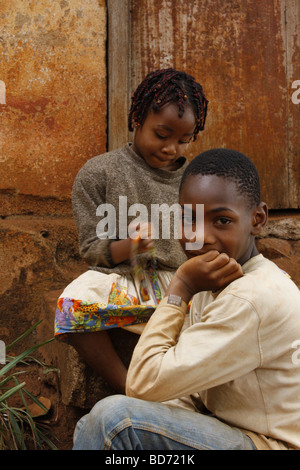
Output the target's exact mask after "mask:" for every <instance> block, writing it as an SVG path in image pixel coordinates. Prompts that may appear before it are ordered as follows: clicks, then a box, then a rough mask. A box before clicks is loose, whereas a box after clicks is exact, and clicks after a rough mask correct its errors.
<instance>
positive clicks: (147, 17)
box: [108, 0, 300, 209]
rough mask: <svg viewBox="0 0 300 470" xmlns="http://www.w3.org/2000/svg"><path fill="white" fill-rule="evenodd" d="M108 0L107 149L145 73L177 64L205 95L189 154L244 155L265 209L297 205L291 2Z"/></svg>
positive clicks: (298, 68) (299, 107) (296, 76)
mask: <svg viewBox="0 0 300 470" xmlns="http://www.w3.org/2000/svg"><path fill="white" fill-rule="evenodd" d="M109 4H113V5H114V7H113V8H114V12H113V14H110V15H109V18H110V29H109V31H110V34H111V40H110V44H112V41H113V46H112V47H113V49H114V52H113V53H111V54H110V57H111V58H112V61H111V64H112V68H111V69H110V75H109V76H110V80H111V78H112V74H113V77H114V78H113V79H112V81H111V94H110V96H111V97H114V98H112V102H111V106H110V113H111V114H110V123H111V127H110V136H111V140H110V146H111V147H112V146H114V147H115V146H117V145H119V144H120V145H121V144H122V143H123V142H122V141H124V140H127V139H128V138H129V137H128V134H127V133H126V131H125V133H123V134H122V132H120V129H121V128H122V129H124V128H125V129H126V115H127V112H128V106H129V102H130V95H131V93H132V91H133V90H134V89H135V88H136V86H137V85H138V83H139V82H140V81H141V80H142V79H143V78H144V76H145V75H146V74H147V73H148V72H149V71H150V70H152V69H157V68H165V67H174V68H177V69H179V70H185V71H186V72H187V73H190V74H191V75H193V76H194V77H195V78H196V79H197V80H198V81H199V82H200V83H201V84H202V85H203V88H204V90H205V93H206V96H207V98H208V99H209V111H208V117H207V124H206V129H205V131H204V132H203V133H201V134H200V135H199V137H198V139H197V141H196V142H195V143H193V144H192V145H191V146H190V149H189V154H188V158H189V159H192V158H193V156H195V155H196V154H198V153H200V152H201V151H203V150H206V149H209V148H213V147H227V148H234V149H237V150H239V151H241V152H244V153H245V154H247V155H248V156H249V157H250V158H251V159H252V160H253V161H254V163H255V164H256V166H257V168H258V171H259V173H260V176H261V182H262V196H263V198H264V200H266V202H267V203H268V205H269V207H270V208H272V209H289V208H294V209H295V208H299V207H300V191H299V179H300V164H299V161H300V157H299V154H300V144H299V135H300V119H299V116H300V103H299V104H297V100H293V99H292V96H293V93H295V90H294V89H293V86H294V87H295V82H296V81H297V80H300V63H299V62H300V61H299V59H300V57H299V50H300V35H299V31H300V28H299V24H300V2H299V0H267V1H264V2H262V1H261V0H247V1H244V0H194V1H191V0H121V3H120V2H119V0H111V1H110V2H108V5H109ZM109 6H110V5H109ZM111 8H112V6H111ZM111 11H112V10H110V8H109V12H111ZM112 22H115V23H116V24H115V25H114V27H113V25H112ZM120 24H121V25H123V29H122V28H121V27H120ZM126 38H127V39H126ZM117 77H118V78H117ZM117 80H118V81H119V83H118V87H116V86H114V84H113V82H114V81H117ZM120 82H121V84H120ZM299 95H300V93H299ZM299 101H300V100H299ZM113 102H114V106H115V108H114V106H113ZM120 102H122V106H123V115H122V116H121V114H120ZM126 108H127V109H126Z"/></svg>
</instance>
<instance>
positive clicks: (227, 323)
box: [74, 149, 300, 450]
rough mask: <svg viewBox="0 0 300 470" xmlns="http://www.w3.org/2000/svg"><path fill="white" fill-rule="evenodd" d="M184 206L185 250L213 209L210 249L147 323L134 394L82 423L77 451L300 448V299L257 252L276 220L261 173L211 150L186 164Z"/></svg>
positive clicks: (130, 383) (182, 273)
mask: <svg viewBox="0 0 300 470" xmlns="http://www.w3.org/2000/svg"><path fill="white" fill-rule="evenodd" d="M179 202H180V205H181V207H182V212H183V218H182V219H183V226H184V228H185V230H184V231H183V232H184V236H183V239H182V241H181V243H182V246H183V248H185V245H186V243H187V242H192V241H193V240H187V239H186V232H187V230H186V227H187V226H188V225H189V224H190V228H191V229H195V228H196V222H197V220H196V207H197V204H204V243H203V246H202V248H200V249H199V250H196V249H195V250H194V251H187V253H186V254H187V256H188V258H189V259H188V261H186V262H185V263H184V264H183V265H182V266H181V267H180V268H179V269H178V270H177V271H176V273H175V275H174V277H173V279H172V281H171V283H170V286H169V288H168V290H167V292H166V296H165V297H164V299H163V300H162V301H161V303H160V305H159V306H158V308H157V309H156V311H155V313H154V314H153V316H152V317H151V319H150V321H149V323H148V324H147V325H146V327H145V330H144V332H143V334H142V336H141V338H140V341H139V343H138V344H137V346H136V349H135V351H134V353H133V357H132V361H131V364H130V367H129V371H128V376H127V388H126V391H127V395H128V396H129V397H123V396H118V397H116V396H113V397H108V398H106V399H104V400H102V401H101V402H99V403H98V404H97V405H96V406H95V407H94V408H93V410H92V411H91V412H90V414H89V415H87V416H85V417H83V418H82V419H81V420H80V422H79V423H78V425H77V429H76V431H75V441H74V442H75V445H74V449H92V448H95V449H111V450H116V449H123V450H124V449H126V450H132V449H136V450H138V449H145V450H154V449H156V450H162V449H166V450H178V449H182V450H188V449H219V450H225V449H244V450H246V449H247V450H248V449H249V450H250V449H251V450H252V449H299V448H300V369H299V365H298V364H297V363H296V362H297V361H294V360H293V353H294V352H295V349H294V345H295V344H297V343H296V341H297V340H299V339H300V314H299V313H300V312H299V305H300V293H299V290H298V288H297V287H296V286H295V284H294V283H293V282H292V281H291V280H290V279H289V278H288V276H286V274H285V273H283V272H282V271H281V270H280V269H279V268H278V267H277V266H276V265H275V264H274V263H272V262H271V261H269V260H267V259H265V258H264V257H263V256H262V255H261V254H259V253H258V251H257V249H256V246H255V236H256V235H258V234H259V233H260V231H261V230H262V228H263V227H264V226H265V224H266V221H267V206H266V204H265V203H263V202H261V201H260V188H259V179H258V175H257V171H256V169H255V167H254V165H253V164H252V162H251V161H250V160H249V159H248V158H247V157H246V156H245V155H243V154H241V153H239V152H236V151H233V150H227V149H213V150H209V151H207V152H204V153H202V154H201V155H199V156H198V157H196V158H195V159H194V160H193V161H192V162H191V163H190V164H189V166H188V167H187V169H186V171H185V173H184V175H183V178H182V182H181V187H180V197H179ZM190 233H191V231H190ZM192 298H193V300H192V303H191V308H190V312H189V314H188V315H187V305H188V303H189V302H190V300H191V299H192ZM186 317H187V318H188V320H187V321H185V318H186ZM146 400H147V401H146ZM155 402H164V403H155ZM166 402H168V403H166Z"/></svg>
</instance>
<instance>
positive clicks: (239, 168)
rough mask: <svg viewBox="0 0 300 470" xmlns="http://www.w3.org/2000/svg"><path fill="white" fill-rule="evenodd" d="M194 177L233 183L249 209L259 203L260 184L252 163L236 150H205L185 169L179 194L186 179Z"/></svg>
mask: <svg viewBox="0 0 300 470" xmlns="http://www.w3.org/2000/svg"><path fill="white" fill-rule="evenodd" d="M194 175H201V176H203V175H215V176H219V177H221V178H225V179H228V180H229V181H233V182H234V183H235V184H236V188H237V190H238V192H239V194H241V195H242V196H244V198H245V200H246V202H247V205H248V207H249V208H250V209H251V208H252V207H254V206H258V204H259V203H260V182H259V176H258V172H257V169H256V167H255V165H254V163H253V162H252V161H251V160H250V158H248V157H247V156H246V155H244V154H243V153H241V152H238V151H237V150H231V149H225V148H216V149H210V150H206V151H205V152H202V153H200V155H198V156H197V157H195V158H194V159H193V160H192V161H191V162H190V163H189V165H188V166H187V167H186V169H185V171H184V173H183V175H182V179H181V183H180V188H179V193H180V192H181V189H182V187H183V185H184V182H185V181H186V179H187V178H188V177H190V176H194Z"/></svg>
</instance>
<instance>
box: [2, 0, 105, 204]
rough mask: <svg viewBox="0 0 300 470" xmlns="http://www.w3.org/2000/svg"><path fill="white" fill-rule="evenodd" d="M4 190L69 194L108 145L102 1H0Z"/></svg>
mask: <svg viewBox="0 0 300 470" xmlns="http://www.w3.org/2000/svg"><path fill="white" fill-rule="evenodd" d="M0 24H1V33H0V34H1V38H0V53H1V69H0V80H2V82H4V84H5V88H6V106H3V105H2V106H1V111H2V113H1V152H0V190H2V191H3V190H7V189H10V190H13V191H14V192H15V193H18V194H25V195H34V196H39V197H57V198H70V195H71V188H72V183H73V179H74V177H75V175H76V173H77V171H78V170H79V168H80V167H81V166H82V165H83V164H84V162H85V161H86V160H87V159H88V158H90V157H91V156H94V155H96V154H99V153H101V152H103V151H104V150H105V147H106V63H105V60H106V58H105V49H106V47H105V41H106V7H105V1H104V0H85V1H84V2H82V1H78V0H60V1H59V0H58V1H53V0H27V1H23V0H4V1H1V3H0Z"/></svg>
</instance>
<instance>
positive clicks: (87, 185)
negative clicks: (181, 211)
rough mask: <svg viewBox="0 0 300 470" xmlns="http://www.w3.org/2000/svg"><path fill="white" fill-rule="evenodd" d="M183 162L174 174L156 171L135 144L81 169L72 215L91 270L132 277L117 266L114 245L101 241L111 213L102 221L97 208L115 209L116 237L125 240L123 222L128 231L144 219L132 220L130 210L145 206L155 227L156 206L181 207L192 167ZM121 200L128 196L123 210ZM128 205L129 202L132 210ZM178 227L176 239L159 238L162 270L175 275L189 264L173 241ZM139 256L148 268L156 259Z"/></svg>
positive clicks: (122, 266)
mask: <svg viewBox="0 0 300 470" xmlns="http://www.w3.org/2000/svg"><path fill="white" fill-rule="evenodd" d="M179 161H180V163H181V162H182V165H181V167H180V168H179V169H178V170H175V171H168V170H162V169H153V168H151V167H150V166H149V165H148V164H147V163H146V162H145V161H144V160H143V159H142V158H141V157H140V156H139V155H137V154H136V153H135V152H134V151H133V150H132V148H131V144H126V145H125V147H123V148H121V149H118V150H114V151H112V152H108V153H105V154H103V155H99V156H96V157H93V158H91V159H90V160H88V161H87V163H86V164H85V165H84V166H83V167H82V168H81V170H80V171H79V172H78V175H77V176H76V179H75V181H74V185H73V212H74V218H75V222H76V225H77V229H78V235H79V249H80V254H81V256H82V257H83V258H84V259H85V260H86V261H87V262H88V263H89V264H90V269H94V270H97V271H101V272H105V273H111V272H116V273H118V274H126V273H129V272H130V271H131V267H130V261H129V260H127V261H126V262H124V263H121V264H118V265H116V266H112V262H111V257H110V251H109V244H110V243H111V241H112V240H111V239H109V238H106V239H103V238H102V239H100V238H99V237H98V235H99V233H98V235H97V232H96V229H97V226H98V228H99V222H100V221H101V220H102V221H103V220H104V218H103V217H105V216H106V215H107V214H108V213H105V216H104V214H103V213H102V216H99V215H97V214H96V211H97V208H98V207H99V206H100V205H102V204H104V203H106V204H111V205H112V206H113V207H114V208H115V211H116V237H117V238H125V237H124V236H123V232H122V233H121V236H120V231H119V222H120V218H121V224H122V223H123V228H121V230H123V229H124V221H125V222H127V221H128V223H127V225H128V224H129V223H130V221H131V220H133V219H135V218H136V217H138V215H139V213H136V214H134V216H131V217H130V216H129V215H128V208H129V207H130V206H131V205H132V204H135V203H140V204H143V205H144V206H146V208H147V210H148V214H149V218H148V221H149V222H150V214H151V204H159V205H161V204H163V203H166V204H168V206H169V207H170V206H172V204H174V203H178V188H179V183H180V180H181V176H182V174H183V171H184V169H185V167H186V166H187V160H186V158H185V157H180V159H179ZM119 196H123V198H121V199H122V204H121V205H120V198H119ZM124 196H126V197H127V200H126V198H124ZM124 202H127V208H126V205H124ZM102 207H103V206H102ZM119 209H120V214H119ZM124 209H125V210H124ZM98 211H99V209H98ZM110 213H111V212H110ZM98 214H99V212H98ZM106 220H107V219H106ZM173 225H174V224H173V221H172V219H171V224H170V227H171V237H170V238H171V239H162V238H161V237H160V239H156V240H155V248H156V257H157V261H158V268H159V269H165V270H175V269H177V267H178V266H180V264H182V263H183V262H184V261H185V260H186V256H185V254H184V253H183V250H182V248H181V246H180V244H179V241H178V240H176V239H174V233H173V230H172V228H173ZM107 230H108V226H107V227H106V231H107ZM98 232H99V230H98ZM172 238H173V239H172ZM138 256H139V260H140V262H141V264H142V265H143V266H144V267H145V266H146V264H147V261H148V260H149V259H150V258H151V253H150V252H147V253H142V254H140V255H138Z"/></svg>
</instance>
